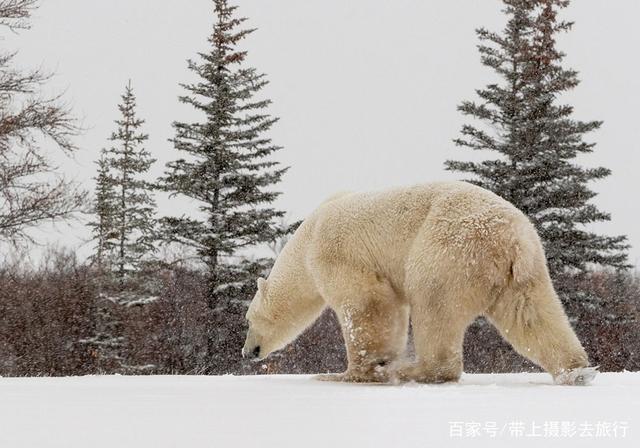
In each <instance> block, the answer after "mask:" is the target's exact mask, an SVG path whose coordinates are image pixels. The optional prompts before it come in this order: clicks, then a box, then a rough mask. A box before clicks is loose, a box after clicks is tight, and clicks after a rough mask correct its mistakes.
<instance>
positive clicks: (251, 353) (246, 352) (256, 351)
mask: <svg viewBox="0 0 640 448" xmlns="http://www.w3.org/2000/svg"><path fill="white" fill-rule="evenodd" d="M242 357H243V358H249V359H256V358H260V346H259V345H256V346H255V347H254V348H253V350H251V349H248V348H246V347H245V348H244V349H242Z"/></svg>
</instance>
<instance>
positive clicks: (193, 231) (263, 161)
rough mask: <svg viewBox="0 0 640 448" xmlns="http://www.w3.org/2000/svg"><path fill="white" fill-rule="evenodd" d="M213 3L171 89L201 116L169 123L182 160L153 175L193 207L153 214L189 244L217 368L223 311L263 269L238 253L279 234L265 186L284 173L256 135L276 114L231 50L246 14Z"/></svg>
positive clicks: (173, 237)
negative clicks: (204, 37)
mask: <svg viewBox="0 0 640 448" xmlns="http://www.w3.org/2000/svg"><path fill="white" fill-rule="evenodd" d="M213 3H214V12H215V15H216V18H217V19H216V21H215V24H214V27H213V33H212V35H211V36H210V37H209V39H208V42H209V45H210V48H209V50H208V51H207V52H206V53H200V54H199V59H198V60H196V61H194V60H190V61H189V64H188V65H189V68H190V70H191V71H193V72H194V73H195V75H196V76H197V81H196V82H194V83H192V84H184V85H182V87H183V88H184V89H185V90H186V95H184V96H182V97H180V101H181V102H182V103H184V104H187V105H189V106H191V107H192V108H193V109H195V110H196V111H197V112H198V113H200V115H201V117H202V119H201V121H200V122H176V123H174V128H175V138H174V139H173V144H174V146H175V149H176V150H178V151H179V152H180V153H182V154H184V155H185V158H180V159H178V160H175V161H173V162H170V163H168V164H167V170H166V174H165V176H164V178H163V179H162V181H161V185H162V188H163V189H165V190H167V191H169V192H171V193H172V195H179V196H182V197H186V198H189V199H190V200H194V201H195V202H196V203H197V204H198V207H199V210H200V212H201V213H200V215H199V216H189V217H187V216H182V217H172V218H166V219H164V221H163V222H164V227H165V229H167V232H166V236H167V239H168V240H170V241H173V242H178V243H182V244H185V245H187V246H189V247H191V248H193V249H195V250H196V252H197V254H198V255H199V257H200V259H201V260H202V262H203V263H204V265H206V270H207V279H208V280H207V282H208V284H207V305H208V307H209V309H210V311H211V313H212V315H211V316H210V319H211V320H210V324H209V328H210V333H209V334H208V336H207V338H208V340H207V360H206V364H207V366H206V369H207V371H215V370H216V369H218V370H220V369H221V367H220V366H221V362H223V360H222V357H223V356H224V353H225V348H224V347H225V346H228V338H230V337H232V333H237V332H238V328H237V327H235V328H226V327H225V325H228V324H227V323H225V322H224V319H225V318H224V317H223V316H224V313H225V312H226V311H227V310H228V309H229V307H231V306H232V304H233V303H237V302H238V301H242V300H245V299H247V298H248V297H247V291H250V290H251V291H252V290H253V289H254V288H253V287H254V284H255V275H256V273H259V272H260V271H261V270H264V269H267V268H268V264H269V260H263V259H259V260H256V261H254V262H249V261H246V260H243V259H242V255H243V253H246V251H247V249H250V248H254V247H256V246H257V245H260V244H263V243H268V242H272V241H274V240H275V239H276V238H277V237H279V236H281V235H282V234H283V229H282V228H281V227H280V226H278V225H277V222H278V220H279V218H281V217H282V216H283V215H284V213H283V212H281V211H278V210H276V209H274V208H273V207H272V206H271V203H272V202H273V201H274V200H275V199H276V198H277V197H278V195H279V193H277V192H276V191H274V189H273V187H274V185H275V184H276V183H277V182H279V181H280V179H281V177H282V175H283V174H284V172H285V171H286V168H281V167H279V166H278V163H277V162H275V161H273V160H270V158H269V156H271V155H272V154H273V153H274V152H276V151H277V150H279V149H280V147H279V146H276V145H274V144H273V143H272V141H271V139H270V138H269V137H268V136H267V135H266V134H267V132H268V131H269V130H270V128H271V127H272V126H273V124H274V123H276V121H277V118H274V117H271V116H270V115H269V114H268V113H267V112H266V111H265V109H267V107H268V106H269V104H270V103H271V102H270V101H269V100H267V99H263V98H257V95H258V94H259V93H260V91H261V90H262V89H263V88H264V87H265V86H266V85H267V83H268V81H267V80H266V78H265V75H264V74H260V73H258V72H257V70H256V69H254V68H250V67H247V66H246V63H245V59H246V56H247V53H246V52H245V51H243V50H240V49H238V45H239V44H240V42H241V41H242V40H243V39H244V38H245V37H247V35H249V34H250V33H251V32H253V31H254V30H253V29H242V27H241V25H242V24H243V22H245V20H246V19H245V18H238V17H235V10H236V8H237V7H235V6H229V5H228V3H227V1H226V0H214V1H213ZM242 314H243V313H242ZM234 325H237V324H234ZM227 351H228V350H227ZM235 355H236V354H235V348H234V356H235Z"/></svg>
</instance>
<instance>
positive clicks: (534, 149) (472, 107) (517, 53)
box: [446, 0, 628, 279]
mask: <svg viewBox="0 0 640 448" xmlns="http://www.w3.org/2000/svg"><path fill="white" fill-rule="evenodd" d="M503 2H504V5H505V9H504V13H505V14H506V15H507V16H508V23H507V26H506V28H505V30H504V31H503V32H502V33H495V32H491V31H488V30H486V29H484V28H481V29H479V30H477V34H478V37H479V39H480V41H481V42H482V43H481V45H479V46H478V48H479V51H480V54H481V60H482V63H483V64H484V65H485V66H487V67H489V68H491V69H492V70H493V71H494V72H495V73H496V74H497V75H498V77H499V78H500V82H498V83H496V84H490V85H488V86H487V87H486V88H484V89H481V90H478V91H477V95H478V96H479V98H480V100H479V101H478V102H474V101H465V102H463V103H462V104H461V105H460V106H459V110H460V111H461V112H462V113H463V114H464V115H465V116H469V117H471V118H474V119H476V122H477V125H470V124H469V125H465V126H464V127H463V128H462V136H461V137H460V138H458V139H456V140H455V143H456V144H457V145H458V146H461V147H465V148H471V149H474V150H480V151H492V152H493V153H495V154H496V156H497V157H495V158H492V159H490V160H485V161H482V162H469V161H464V162H463V161H447V162H446V168H447V169H448V170H452V171H460V172H463V173H468V174H472V175H473V176H472V178H471V179H469V180H470V181H471V182H472V183H475V184H477V185H479V186H482V187H484V188H487V189H489V190H492V191H493V192H495V193H497V194H498V195H500V196H502V197H503V198H505V199H506V200H508V201H510V202H511V203H513V204H514V205H515V206H516V207H518V208H519V209H520V210H522V211H523V212H524V213H525V214H526V215H528V216H529V218H530V219H531V220H532V222H533V223H534V225H535V226H536V228H537V230H538V232H539V234H540V237H541V239H542V241H543V244H544V247H545V251H546V255H547V258H548V262H549V268H550V272H551V274H552V277H553V278H554V279H558V278H559V277H560V276H562V275H566V274H569V275H572V274H576V273H582V272H585V271H587V270H588V269H589V267H590V265H592V264H598V265H603V266H611V267H614V268H626V267H627V255H626V249H627V247H628V246H627V244H626V238H625V237H624V236H615V237H609V236H602V235H598V234H596V233H593V232H591V231H589V230H588V229H587V225H588V224H590V223H594V222H599V221H607V220H609V219H610V216H609V214H607V213H604V212H602V211H600V210H598V208H596V206H595V205H593V204H592V203H590V202H589V201H590V200H591V199H592V198H593V197H594V196H595V195H596V193H594V192H593V191H592V190H590V189H589V187H588V183H589V182H590V181H593V180H598V179H602V178H604V177H606V176H608V175H609V174H610V171H609V170H608V169H606V168H603V167H599V168H585V167H582V166H580V165H579V164H578V161H577V160H576V158H577V157H578V156H579V155H580V154H584V153H589V152H591V151H593V149H594V144H593V143H589V142H587V141H585V140H584V136H585V135H586V134H587V133H589V132H592V131H595V130H596V129H598V128H599V127H600V126H601V125H602V123H601V122H600V121H589V122H583V121H578V120H576V119H574V118H572V116H573V107H572V106H570V105H566V104H562V103H561V100H560V97H561V95H562V94H563V93H564V92H566V91H569V90H571V89H573V88H575V87H576V86H577V85H578V83H579V80H578V76H577V72H576V71H574V70H571V69H566V68H563V66H562V62H563V59H564V57H565V55H564V54H563V53H562V52H561V51H559V50H558V49H557V48H556V38H557V36H558V35H559V34H560V33H564V32H567V31H569V30H570V29H571V27H572V25H573V24H572V23H571V22H566V21H562V20H559V19H558V12H559V10H562V9H563V8H565V7H567V6H568V5H569V2H568V1H566V0H503Z"/></svg>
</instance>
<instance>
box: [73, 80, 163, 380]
mask: <svg viewBox="0 0 640 448" xmlns="http://www.w3.org/2000/svg"><path fill="white" fill-rule="evenodd" d="M118 109H119V111H120V113H121V118H120V119H118V120H116V124H117V125H118V128H117V130H116V131H115V132H114V133H113V134H112V135H111V137H110V139H109V140H110V141H111V142H112V143H113V146H112V147H111V148H110V149H108V150H105V149H103V150H102V152H101V156H100V159H99V160H98V162H97V165H98V173H97V176H96V177H95V181H96V189H95V199H94V213H95V216H96V219H95V221H93V222H91V223H90V224H89V226H90V227H91V229H92V232H93V236H94V239H95V241H96V252H95V254H94V263H96V264H97V268H98V275H97V276H96V282H97V288H98V292H99V294H98V298H97V301H96V304H95V313H94V317H95V321H94V335H93V336H92V337H91V338H87V339H83V340H82V341H80V342H82V343H85V344H88V345H89V346H92V347H93V349H94V353H95V356H96V358H97V362H98V366H99V368H100V370H101V371H104V372H113V371H116V370H120V369H122V368H124V369H137V368H138V367H136V366H132V365H128V363H127V359H126V358H127V357H126V349H127V342H126V339H125V337H124V336H123V335H122V322H121V320H120V318H119V317H118V315H119V314H120V313H121V312H122V308H120V305H125V306H132V305H137V304H143V303H147V302H149V301H152V300H155V297H153V296H152V297H143V296H142V294H144V295H145V296H148V294H147V293H148V292H149V291H145V289H148V288H147V285H140V284H139V283H140V281H141V280H144V272H143V271H144V269H143V268H144V266H143V263H145V262H147V261H149V260H148V259H149V255H151V254H152V253H153V252H154V245H153V243H154V241H155V239H156V230H155V219H154V213H155V201H154V200H153V198H152V197H151V193H150V192H151V189H152V185H151V184H150V183H149V182H147V181H145V180H144V179H143V176H144V175H145V174H146V173H147V171H148V170H149V168H150V167H151V165H152V164H153V162H154V161H155V160H154V159H152V158H151V155H150V154H149V152H148V151H147V150H146V149H144V147H143V145H144V142H145V141H146V140H147V139H148V136H147V135H146V134H144V133H142V132H141V127H142V125H143V124H144V121H143V120H141V119H139V118H138V117H137V114H136V98H135V95H134V93H133V89H132V87H131V82H129V84H128V85H127V87H126V90H125V93H124V95H122V103H121V104H120V105H119V106H118Z"/></svg>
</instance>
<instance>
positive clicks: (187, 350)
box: [0, 0, 640, 375]
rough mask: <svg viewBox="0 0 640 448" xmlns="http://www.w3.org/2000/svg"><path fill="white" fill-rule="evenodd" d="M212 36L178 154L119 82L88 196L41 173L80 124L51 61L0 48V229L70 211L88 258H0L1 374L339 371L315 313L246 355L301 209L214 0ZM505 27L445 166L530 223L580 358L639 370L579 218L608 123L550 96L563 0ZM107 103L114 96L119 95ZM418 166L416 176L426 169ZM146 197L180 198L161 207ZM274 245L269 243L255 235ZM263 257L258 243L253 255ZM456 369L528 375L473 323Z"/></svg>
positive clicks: (194, 63)
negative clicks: (250, 326) (478, 155)
mask: <svg viewBox="0 0 640 448" xmlns="http://www.w3.org/2000/svg"><path fill="white" fill-rule="evenodd" d="M212 3H213V13H214V25H213V29H212V32H211V34H210V36H209V39H208V43H209V49H208V50H207V51H206V52H203V53H199V54H198V57H197V58H196V59H194V60H190V61H189V62H188V66H189V68H190V70H191V71H192V72H193V73H194V75H195V79H196V80H195V81H194V82H193V83H191V84H185V85H182V86H183V88H184V95H183V96H181V97H180V98H179V101H180V102H182V103H184V104H186V105H188V106H189V107H191V108H192V109H193V110H194V111H195V112H196V113H197V114H198V116H199V117H200V119H199V120H196V121H184V120H180V119H179V117H176V121H175V122H174V123H173V129H174V138H173V139H172V141H171V143H172V144H173V147H174V149H175V158H174V160H172V161H171V162H169V163H167V164H166V166H165V170H164V174H163V175H162V176H160V177H159V178H155V179H152V178H150V177H149V172H150V168H151V167H152V166H153V164H154V163H156V160H155V158H154V148H148V147H147V144H148V136H147V134H146V133H145V129H144V126H145V122H144V119H143V118H142V117H139V116H138V113H137V101H136V96H135V93H134V89H133V86H132V84H131V83H129V84H128V85H127V86H126V88H125V91H124V93H123V95H122V97H121V100H120V103H119V105H118V113H119V116H118V119H117V120H116V122H115V129H114V132H113V134H112V135H111V137H110V138H109V139H108V147H107V148H105V149H103V150H102V151H100V153H99V157H97V161H96V164H97V170H96V176H95V178H94V180H95V187H94V191H93V194H89V193H87V192H85V191H83V190H82V188H80V187H79V186H78V185H76V184H74V183H73V182H71V181H69V180H67V179H65V178H64V177H63V176H61V175H60V176H58V175H54V176H51V173H55V167H54V164H52V163H51V161H50V160H49V159H48V158H47V156H46V154H47V153H46V152H45V151H44V150H43V147H42V142H43V141H47V142H49V143H53V144H54V146H55V147H57V148H58V149H59V150H60V151H61V152H62V153H67V154H68V153H72V152H74V151H77V150H78V149H79V148H76V146H75V145H74V144H73V140H74V137H75V136H76V135H77V134H78V133H80V132H82V129H80V128H79V127H78V126H77V124H76V122H75V121H74V119H73V117H72V115H71V113H70V111H69V110H68V109H67V108H66V107H65V106H64V104H63V103H62V102H61V101H60V98H55V97H54V98H50V99H47V98H46V97H43V96H42V93H41V89H42V85H43V84H44V83H45V82H46V80H47V75H46V74H43V73H41V72H39V71H33V72H21V71H20V70H17V69H16V68H15V67H13V64H12V58H13V53H11V52H7V53H4V54H3V55H0V69H1V73H2V74H1V75H0V110H1V111H2V115H1V116H0V187H1V189H0V240H1V241H2V242H5V243H8V244H13V245H14V246H20V245H21V244H22V243H24V242H25V241H30V240H31V239H32V234H31V233H30V232H29V229H31V228H33V227H36V226H38V225H40V224H41V223H43V222H45V221H56V220H62V219H67V218H69V217H71V216H74V214H75V213H77V212H80V211H83V212H87V213H89V214H90V216H91V219H90V220H88V221H89V222H88V226H89V227H90V229H91V232H92V236H93V243H94V251H93V254H92V256H91V257H90V258H89V259H87V260H78V259H77V258H76V255H75V254H74V253H72V252H65V251H64V250H62V251H60V250H58V251H52V252H50V253H49V254H48V257H47V258H46V260H45V261H44V262H43V264H42V265H41V266H40V267H28V266H25V265H23V264H21V263H19V262H10V261H9V260H7V261H5V262H4V264H3V265H2V266H1V267H0V375H73V374H87V373H98V372H102V373H115V372H119V373H130V374H148V373H182V374H220V373H303V372H304V373H309V372H324V371H340V370H341V369H343V368H344V366H345V355H344V349H343V344H342V340H341V336H340V331H339V327H338V325H337V324H336V322H335V318H334V317H333V315H332V314H331V313H330V312H328V313H326V314H325V315H324V316H323V317H322V319H320V321H319V322H318V323H317V324H316V325H315V326H314V327H313V328H311V329H309V331H307V332H306V333H305V334H304V335H303V336H302V337H301V338H300V339H299V340H298V341H297V342H296V343H295V344H292V345H291V346H289V347H287V348H286V349H285V350H284V351H282V352H281V353H278V354H276V355H274V356H273V357H272V358H270V359H269V360H268V361H267V362H264V363H258V364H254V363H248V362H244V361H242V359H241V357H240V348H241V346H242V340H243V338H244V334H245V330H246V328H245V320H244V315H245V312H246V308H247V304H248V303H249V301H250V300H251V299H252V297H253V295H254V293H255V282H256V279H257V278H258V277H261V276H262V277H266V276H267V275H268V273H269V269H270V266H271V265H272V263H273V259H274V257H275V256H276V255H277V253H278V250H279V248H281V247H282V245H283V244H284V243H286V240H287V238H288V236H289V235H290V234H291V232H292V231H293V230H294V229H295V224H292V225H288V224H286V223H285V222H284V220H283V217H284V215H285V213H284V211H282V210H278V209H276V208H275V207H274V206H273V203H274V201H275V200H276V198H277V197H278V196H279V194H280V193H278V183H279V182H280V180H281V178H282V176H283V175H284V174H285V172H286V170H287V168H286V167H282V166H280V165H279V164H278V162H277V160H276V157H275V156H276V155H277V152H278V150H279V149H280V147H279V146H278V145H277V144H275V143H273V142H272V141H271V139H270V137H269V132H270V130H271V128H272V126H273V125H274V124H275V123H276V122H277V121H278V119H277V118H275V117H272V116H271V115H270V114H269V113H268V108H269V105H270V101H269V100H268V99H266V98H264V95H263V89H264V87H265V86H266V85H267V82H268V81H267V80H266V78H265V75H263V74H261V73H260V72H258V71H257V70H256V69H254V68H252V67H250V66H248V64H247V53H246V51H244V50H243V49H242V48H241V43H242V41H243V39H245V38H246V37H247V36H249V35H250V34H251V33H252V32H253V31H254V30H253V29H249V28H245V27H244V25H243V23H244V22H245V20H246V19H245V18H242V17H239V16H238V15H237V10H236V7H235V6H231V5H229V4H228V2H227V0H212ZM503 3H504V13H505V15H506V16H507V19H508V20H507V25H506V27H505V29H504V30H503V31H502V32H501V33H497V32H492V31H488V30H485V29H479V30H478V36H479V39H480V41H481V45H480V46H479V51H480V54H481V61H482V63H483V64H484V65H485V66H487V67H488V68H489V69H491V70H493V71H494V72H495V73H496V75H497V77H498V78H499V79H500V80H501V81H500V82H499V83H496V84H490V85H488V86H486V87H485V88H484V89H479V90H478V91H477V94H478V97H479V99H478V100H477V101H465V102H463V103H462V104H461V105H460V106H459V110H460V112H461V113H462V114H463V115H465V116H467V117H469V118H471V119H472V120H473V122H472V124H468V125H465V126H464V127H463V128H462V130H461V135H460V137H459V138H457V139H455V140H454V142H455V144H456V145H458V146H460V147H463V148H470V149H473V150H479V151H481V152H482V153H483V154H491V155H493V158H491V159H487V160H484V161H474V162H469V161H447V162H446V165H445V168H446V169H448V170H451V171H457V172H462V173H465V174H467V175H469V176H470V177H469V179H468V181H470V182H473V183H475V184H478V185H480V186H482V187H484V188H487V189H489V190H491V191H493V192H495V193H496V194H498V195H500V196H502V197H504V198H506V199H507V200H509V201H510V202H512V203H513V204H515V205H516V206H517V207H518V208H519V209H521V210H522V211H523V212H524V213H525V214H527V216H529V218H530V219H531V221H532V222H533V224H534V225H535V226H536V228H537V230H538V232H539V234H540V236H541V239H542V241H543V244H544V246H545V250H546V254H547V258H548V261H549V268H550V272H551V275H552V278H553V280H554V284H555V286H556V288H557V290H558V292H559V294H560V296H561V299H562V301H563V303H564V304H565V307H566V308H567V311H568V314H569V316H570V317H571V320H572V324H573V325H574V327H575V328H576V330H577V332H578V334H579V336H580V338H581V340H582V341H583V343H584V345H585V347H586V349H587V351H588V352H589V354H590V356H591V359H592V361H593V362H594V363H595V364H599V365H601V367H602V368H603V369H605V370H621V369H629V370H637V369H638V368H639V365H638V364H639V362H640V361H639V359H638V341H637V340H636V339H637V337H635V336H636V335H637V334H639V333H640V332H639V331H638V330H639V329H640V328H639V326H638V325H639V322H640V321H639V320H638V307H639V300H640V298H639V296H640V284H639V279H638V276H637V275H636V274H635V273H633V272H631V271H630V270H629V269H630V268H631V266H630V265H629V264H628V260H627V249H628V247H629V246H628V244H627V241H626V237H625V236H623V235H621V236H613V237H610V236H603V235H598V234H596V233H593V232H591V231H589V230H588V224H591V223H594V222H599V221H606V220H609V219H610V216H609V215H608V214H607V213H605V212H603V211H601V210H599V209H598V208H597V207H596V206H595V205H593V204H592V202H591V199H592V198H593V197H594V196H595V193H594V192H593V191H592V190H591V189H590V188H589V182H591V181H593V180H598V179H602V178H604V177H606V176H608V175H609V174H610V172H609V170H608V169H606V168H604V167H598V168H583V167H581V166H580V165H579V164H578V163H577V157H578V156H579V155H580V154H584V153H588V152H591V151H593V150H594V148H595V145H594V144H593V143H590V142H588V141H586V140H585V136H586V135H587V134H588V133H590V132H592V131H595V130H597V129H598V128H599V127H600V126H601V125H602V123H601V122H598V121H589V122H582V121H578V120H575V119H574V118H573V108H572V107H571V106H570V105H566V104H562V103H561V98H562V94H563V93H565V92H566V91H568V90H571V89H573V88H575V87H576V86H577V85H578V84H579V81H578V78H577V73H576V72H575V71H573V70H570V69H566V68H564V67H563V66H562V63H563V60H564V54H563V53H562V52H561V51H559V50H558V49H557V48H556V38H557V35H558V34H559V33H564V32H566V31H568V30H570V28H571V25H572V24H571V23H570V22H565V21H562V20H560V19H559V18H558V14H559V12H560V11H561V10H562V9H563V8H566V7H567V6H568V4H569V2H567V1H566V0H503ZM36 6H37V1H36V0H0V27H5V28H9V29H11V30H21V29H24V28H27V27H28V19H29V17H30V14H31V13H32V11H33V9H34V8H35V7H36ZM114 102H115V101H114ZM425 181H428V179H425ZM157 194H166V195H169V196H170V197H171V198H172V199H173V200H174V201H176V203H181V204H182V203H189V204H192V205H193V208H192V210H191V211H189V212H185V214H182V215H178V214H174V215H173V216H172V215H169V216H163V215H161V214H159V213H158V211H157V210H156V201H155V197H156V195H157ZM265 248H266V249H268V250H265ZM259 254H267V255H259ZM465 351H466V353H465V359H466V365H465V369H466V370H467V371H488V372H492V371H510V370H528V369H532V368H534V366H532V365H530V364H527V362H526V361H524V360H523V359H522V358H520V357H518V356H517V355H515V353H514V352H513V351H512V350H511V349H510V348H509V347H508V345H507V344H506V343H505V342H503V341H502V340H501V339H500V338H499V337H498V336H497V333H496V332H495V330H494V329H493V328H492V327H491V326H490V325H489V324H487V323H486V322H485V321H484V320H479V321H478V322H477V323H476V324H474V325H473V326H472V327H471V328H470V330H469V332H468V334H467V338H466V341H465Z"/></svg>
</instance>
